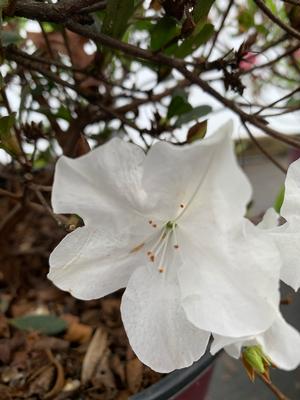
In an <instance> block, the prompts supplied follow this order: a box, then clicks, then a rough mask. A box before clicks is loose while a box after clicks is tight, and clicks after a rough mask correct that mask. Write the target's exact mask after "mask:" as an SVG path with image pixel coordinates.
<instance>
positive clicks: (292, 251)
mask: <svg viewBox="0 0 300 400" xmlns="http://www.w3.org/2000/svg"><path fill="white" fill-rule="evenodd" d="M299 207H300V203H299ZM278 217H279V216H278V214H277V213H276V211H275V210H274V209H269V210H267V211H266V213H265V215H264V217H263V220H262V222H261V223H260V224H258V227H259V228H261V229H263V230H264V231H265V232H266V233H267V234H269V235H270V237H272V239H273V240H274V242H275V243H276V245H277V247H278V249H279V251H280V255H281V259H282V267H281V272H280V279H281V280H282V281H283V282H285V283H286V284H287V285H289V286H291V287H292V288H293V289H294V290H295V291H297V290H298V289H299V287H300V262H299V259H300V246H299V243H300V218H299V219H297V220H295V218H292V219H291V221H288V222H286V223H284V224H283V225H280V226H278Z"/></svg>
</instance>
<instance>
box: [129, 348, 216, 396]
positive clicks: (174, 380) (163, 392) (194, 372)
mask: <svg viewBox="0 0 300 400" xmlns="http://www.w3.org/2000/svg"><path fill="white" fill-rule="evenodd" d="M218 355H219V353H218V354H217V355H215V356H212V355H211V354H209V353H208V354H206V355H205V356H203V357H202V358H201V359H200V360H199V361H196V362H195V363H194V364H193V365H191V366H190V367H187V368H183V369H180V370H176V371H173V372H171V373H170V374H168V375H166V376H165V377H164V378H162V379H161V380H160V381H159V382H157V383H155V384H154V385H152V386H150V387H148V388H147V389H145V390H143V391H142V392H140V393H137V394H136V395H134V396H131V397H130V398H129V399H130V400H142V399H147V400H165V399H169V398H170V397H171V396H174V395H176V394H179V393H180V392H181V391H182V390H183V389H184V388H186V387H187V386H189V385H190V384H191V383H192V382H193V381H194V380H195V379H197V378H199V376H200V375H201V374H203V373H205V372H206V370H207V369H208V368H209V367H210V366H211V365H212V364H213V362H214V361H215V359H216V358H217V357H218Z"/></svg>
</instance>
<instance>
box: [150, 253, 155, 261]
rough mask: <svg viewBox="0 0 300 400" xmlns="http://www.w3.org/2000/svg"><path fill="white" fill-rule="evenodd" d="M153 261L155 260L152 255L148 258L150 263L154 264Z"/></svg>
mask: <svg viewBox="0 0 300 400" xmlns="http://www.w3.org/2000/svg"><path fill="white" fill-rule="evenodd" d="M154 260H155V257H154V255H153V254H152V255H151V256H150V261H151V262H154Z"/></svg>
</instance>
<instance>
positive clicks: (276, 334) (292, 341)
mask: <svg viewBox="0 0 300 400" xmlns="http://www.w3.org/2000/svg"><path fill="white" fill-rule="evenodd" d="M257 344H259V345H260V346H261V347H262V349H263V351H264V353H265V354H266V355H267V356H268V357H269V358H270V359H271V361H272V362H273V363H274V364H275V365H276V366H277V367H278V368H280V369H284V370H287V371H290V370H293V369H295V368H297V366H298V365H299V364H300V334H299V332H297V330H296V329H295V328H293V327H292V326H291V325H289V324H288V323H287V322H286V321H285V320H284V318H283V317H282V315H281V314H280V313H278V314H277V317H276V319H275V321H274V323H273V324H272V325H271V327H270V328H269V329H267V330H266V332H264V333H262V334H260V335H257V336H256V337H245V338H239V339H238V340H236V339H234V338H230V337H224V336H219V335H214V341H213V343H212V345H211V350H210V351H211V353H212V354H215V353H217V352H218V351H220V350H221V349H222V348H224V349H225V351H226V353H227V354H229V355H230V356H231V357H234V358H239V357H240V355H241V349H242V348H243V347H244V346H255V345H257Z"/></svg>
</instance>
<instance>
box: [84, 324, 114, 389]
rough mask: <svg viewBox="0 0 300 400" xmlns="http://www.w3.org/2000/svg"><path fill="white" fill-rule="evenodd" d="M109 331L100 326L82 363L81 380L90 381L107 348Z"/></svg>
mask: <svg viewBox="0 0 300 400" xmlns="http://www.w3.org/2000/svg"><path fill="white" fill-rule="evenodd" d="M107 346H108V341H107V333H106V331H105V330H104V329H103V328H101V327H100V328H98V329H97V330H96V332H95V333H94V336H93V338H92V340H91V342H90V344H89V347H88V349H87V352H86V354H85V357H84V359H83V363H82V371H81V382H82V383H83V384H85V383H86V382H88V381H89V380H90V379H91V378H92V376H93V373H94V371H95V369H96V366H97V364H98V363H99V362H100V360H101V358H102V357H103V355H104V352H105V350H106V349H107Z"/></svg>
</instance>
